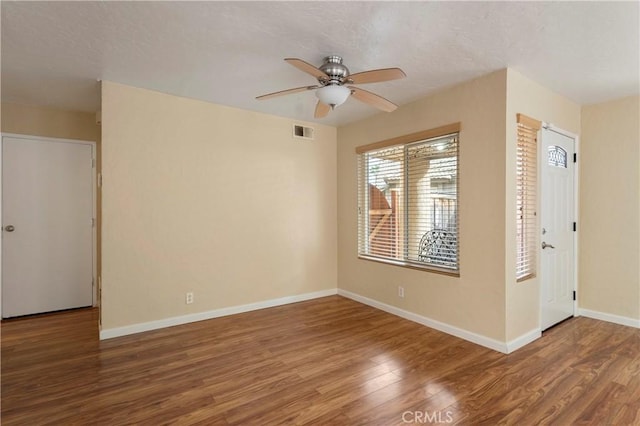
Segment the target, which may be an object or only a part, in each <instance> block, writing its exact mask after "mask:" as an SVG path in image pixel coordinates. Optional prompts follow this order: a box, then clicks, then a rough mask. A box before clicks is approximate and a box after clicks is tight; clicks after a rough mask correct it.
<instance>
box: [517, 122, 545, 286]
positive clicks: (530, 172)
mask: <svg viewBox="0 0 640 426" xmlns="http://www.w3.org/2000/svg"><path fill="white" fill-rule="evenodd" d="M517 122H518V141H517V153H516V237H517V252H516V253H517V258H516V278H517V280H518V281H524V280H527V279H529V278H533V277H535V275H536V252H537V250H536V247H537V245H536V206H537V186H538V181H537V170H538V160H537V150H538V146H537V145H538V131H539V130H540V125H541V123H540V121H538V120H535V119H533V118H530V117H527V116H526V115H523V114H517Z"/></svg>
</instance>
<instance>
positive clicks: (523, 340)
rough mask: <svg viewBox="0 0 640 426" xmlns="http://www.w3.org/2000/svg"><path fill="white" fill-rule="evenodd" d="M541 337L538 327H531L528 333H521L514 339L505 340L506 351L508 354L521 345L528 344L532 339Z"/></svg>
mask: <svg viewBox="0 0 640 426" xmlns="http://www.w3.org/2000/svg"><path fill="white" fill-rule="evenodd" d="M540 337H542V331H541V330H540V329H539V328H536V329H533V330H531V331H529V332H528V333H525V334H523V335H522V336H519V337H516V338H515V339H513V340H511V341H510V342H507V352H506V353H508V354H510V353H512V352H515V351H517V350H518V349H520V348H521V347H523V346H525V345H528V344H529V343H531V342H533V341H534V340H537V339H539V338H540Z"/></svg>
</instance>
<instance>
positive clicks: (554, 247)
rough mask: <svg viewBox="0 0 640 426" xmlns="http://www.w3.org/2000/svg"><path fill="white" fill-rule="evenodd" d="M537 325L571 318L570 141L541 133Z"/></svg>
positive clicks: (572, 248) (571, 220)
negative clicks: (539, 303) (538, 309)
mask: <svg viewBox="0 0 640 426" xmlns="http://www.w3.org/2000/svg"><path fill="white" fill-rule="evenodd" d="M540 149H541V152H540V171H541V190H542V198H541V216H540V224H541V234H542V235H541V236H540V241H541V242H542V243H541V246H542V247H541V260H540V277H541V281H540V285H541V326H542V330H545V329H547V328H549V327H551V326H553V325H554V324H557V323H559V322H560V321H563V320H565V319H567V318H570V317H572V316H573V315H574V301H573V295H574V290H575V282H574V268H575V265H574V263H575V262H574V250H575V247H574V234H573V232H574V221H575V217H574V162H573V154H574V152H575V151H574V139H573V138H571V137H569V136H566V135H563V134H561V133H558V132H555V131H553V130H550V129H543V130H542V143H541V146H540Z"/></svg>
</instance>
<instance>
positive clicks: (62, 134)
mask: <svg viewBox="0 0 640 426" xmlns="http://www.w3.org/2000/svg"><path fill="white" fill-rule="evenodd" d="M2 131H3V132H5V133H18V134H22V135H31V136H43V137H49V138H63V139H80V140H86V141H96V142H97V141H98V139H99V135H100V128H99V126H97V125H96V115H95V113H90V112H76V111H65V110H60V109H54V108H46V107H37V106H24V105H16V104H10V103H2Z"/></svg>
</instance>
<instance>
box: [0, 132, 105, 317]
mask: <svg viewBox="0 0 640 426" xmlns="http://www.w3.org/2000/svg"><path fill="white" fill-rule="evenodd" d="M93 204H94V201H93V145H92V144H89V143H73V142H64V141H53V140H42V139H29V138H27V137H24V138H23V137H8V136H3V138H2V225H3V226H2V316H3V317H4V318H9V317H14V316H20V315H28V314H34V313H41V312H50V311H57V310H61V309H69V308H77V307H82V306H91V305H92V304H93V247H94V244H93Z"/></svg>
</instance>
